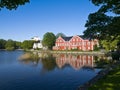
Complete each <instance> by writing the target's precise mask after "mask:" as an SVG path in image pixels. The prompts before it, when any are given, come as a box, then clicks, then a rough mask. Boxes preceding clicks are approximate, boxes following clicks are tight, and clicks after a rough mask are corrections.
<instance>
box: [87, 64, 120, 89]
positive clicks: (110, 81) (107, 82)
mask: <svg viewBox="0 0 120 90" xmlns="http://www.w3.org/2000/svg"><path fill="white" fill-rule="evenodd" d="M119 89H120V65H119V66H118V67H117V68H115V69H114V70H112V71H110V72H109V73H108V75H106V76H104V77H103V78H102V79H100V80H99V81H98V82H96V83H95V84H94V85H92V86H90V87H89V88H88V90H119Z"/></svg>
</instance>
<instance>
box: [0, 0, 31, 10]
mask: <svg viewBox="0 0 120 90" xmlns="http://www.w3.org/2000/svg"><path fill="white" fill-rule="evenodd" d="M28 2H29V0H0V10H1V9H2V8H7V9H9V10H12V9H17V7H18V6H20V5H24V4H25V3H28Z"/></svg>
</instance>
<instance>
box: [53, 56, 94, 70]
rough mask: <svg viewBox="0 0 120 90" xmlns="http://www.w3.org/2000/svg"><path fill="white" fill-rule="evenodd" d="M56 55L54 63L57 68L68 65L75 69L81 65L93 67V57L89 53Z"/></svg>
mask: <svg viewBox="0 0 120 90" xmlns="http://www.w3.org/2000/svg"><path fill="white" fill-rule="evenodd" d="M54 56H55V57H56V64H57V66H58V67H59V68H63V67H64V66H66V65H70V66H71V67H72V68H74V69H75V70H79V69H80V68H82V67H90V68H91V67H94V58H93V56H89V55H72V54H59V55H57V54H56V55H54Z"/></svg>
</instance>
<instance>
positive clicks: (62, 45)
mask: <svg viewBox="0 0 120 90" xmlns="http://www.w3.org/2000/svg"><path fill="white" fill-rule="evenodd" d="M95 45H99V44H98V40H97V39H94V40H89V39H87V38H84V37H83V36H79V35H76V36H71V37H61V36H59V37H58V38H57V39H56V42H55V46H53V50H72V49H78V50H82V51H89V50H94V46H95Z"/></svg>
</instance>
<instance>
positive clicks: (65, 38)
mask: <svg viewBox="0 0 120 90" xmlns="http://www.w3.org/2000/svg"><path fill="white" fill-rule="evenodd" d="M72 37H73V36H70V37H62V38H63V39H64V40H65V41H69V40H70V39H71V38H72Z"/></svg>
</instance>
